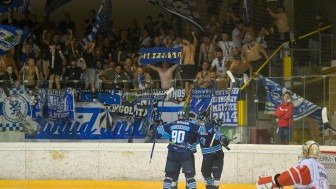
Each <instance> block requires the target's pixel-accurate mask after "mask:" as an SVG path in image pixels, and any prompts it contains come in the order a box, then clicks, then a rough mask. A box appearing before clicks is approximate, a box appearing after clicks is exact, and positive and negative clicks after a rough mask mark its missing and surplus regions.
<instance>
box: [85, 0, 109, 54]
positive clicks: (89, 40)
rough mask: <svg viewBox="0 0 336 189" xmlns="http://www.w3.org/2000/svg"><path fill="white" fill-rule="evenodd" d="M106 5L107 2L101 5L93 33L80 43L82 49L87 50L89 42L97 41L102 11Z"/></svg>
mask: <svg viewBox="0 0 336 189" xmlns="http://www.w3.org/2000/svg"><path fill="white" fill-rule="evenodd" d="M104 5H105V0H103V1H102V3H101V5H100V7H99V10H98V13H97V16H96V20H95V23H94V25H93V27H92V31H91V33H90V34H89V35H88V36H86V37H85V38H84V39H82V40H81V41H80V42H79V44H80V45H81V46H82V48H83V49H84V50H85V49H86V47H87V44H88V42H91V41H93V40H95V38H96V34H97V32H98V28H99V25H100V20H101V17H102V10H103V7H104Z"/></svg>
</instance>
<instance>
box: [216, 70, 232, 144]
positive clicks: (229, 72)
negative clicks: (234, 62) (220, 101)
mask: <svg viewBox="0 0 336 189" xmlns="http://www.w3.org/2000/svg"><path fill="white" fill-rule="evenodd" d="M226 73H227V75H228V76H229V78H230V80H231V82H232V85H231V88H230V91H229V94H228V96H227V97H226V102H225V104H224V111H225V109H226V107H227V105H228V103H229V101H230V98H231V93H232V90H233V84H234V83H235V82H236V79H235V78H234V77H233V74H232V72H231V71H229V70H228V71H227V72H226ZM215 136H216V135H215V134H214V136H213V137H212V139H211V143H210V147H212V145H213V142H214V140H215Z"/></svg>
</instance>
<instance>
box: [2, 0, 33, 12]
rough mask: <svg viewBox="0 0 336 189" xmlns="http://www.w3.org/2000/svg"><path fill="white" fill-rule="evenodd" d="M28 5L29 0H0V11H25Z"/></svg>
mask: <svg viewBox="0 0 336 189" xmlns="http://www.w3.org/2000/svg"><path fill="white" fill-rule="evenodd" d="M28 6H29V0H6V1H5V0H2V1H0V13H6V12H9V11H16V12H25V11H27V9H28Z"/></svg>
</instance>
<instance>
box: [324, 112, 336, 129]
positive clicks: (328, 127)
mask: <svg viewBox="0 0 336 189" xmlns="http://www.w3.org/2000/svg"><path fill="white" fill-rule="evenodd" d="M321 114H322V121H323V128H324V129H329V130H331V131H333V132H335V133H336V129H334V128H332V127H331V126H330V124H329V120H328V111H327V108H326V107H324V108H323V109H322V113H321Z"/></svg>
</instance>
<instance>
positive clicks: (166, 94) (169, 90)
mask: <svg viewBox="0 0 336 189" xmlns="http://www.w3.org/2000/svg"><path fill="white" fill-rule="evenodd" d="M173 91H174V87H171V88H170V89H168V90H167V91H166V93H165V95H164V98H163V102H162V106H161V111H160V113H159V116H158V121H160V120H161V115H162V111H163V105H164V102H165V99H166V97H167V96H168V95H169V94H170V93H172V92H173ZM149 129H150V128H149ZM155 139H156V132H154V139H153V146H152V151H151V155H150V158H149V163H151V162H152V158H153V153H154V148H155Z"/></svg>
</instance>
